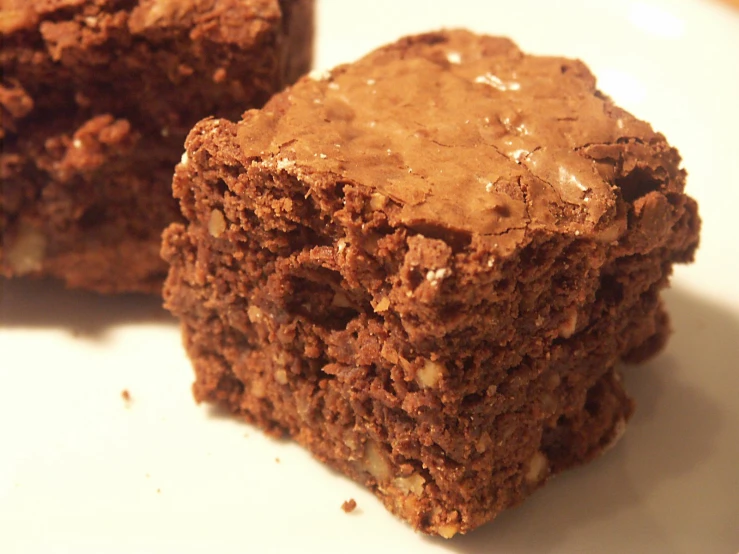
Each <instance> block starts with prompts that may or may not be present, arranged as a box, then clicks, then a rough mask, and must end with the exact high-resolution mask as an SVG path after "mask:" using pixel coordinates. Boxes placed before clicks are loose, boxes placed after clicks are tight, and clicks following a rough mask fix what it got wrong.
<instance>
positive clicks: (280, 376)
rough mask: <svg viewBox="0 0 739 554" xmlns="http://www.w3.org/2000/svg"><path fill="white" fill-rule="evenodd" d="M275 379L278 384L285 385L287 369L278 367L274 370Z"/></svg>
mask: <svg viewBox="0 0 739 554" xmlns="http://www.w3.org/2000/svg"><path fill="white" fill-rule="evenodd" d="M275 381H277V382H278V383H279V384H280V385H287V371H285V370H284V369H278V370H277V371H275Z"/></svg>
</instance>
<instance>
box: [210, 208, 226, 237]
mask: <svg viewBox="0 0 739 554" xmlns="http://www.w3.org/2000/svg"><path fill="white" fill-rule="evenodd" d="M225 231H226V218H225V217H223V212H222V211H221V210H211V212H210V219H209V220H208V232H209V233H210V234H211V236H214V237H216V238H218V237H220V236H221V235H222V234H223V233H224V232H225Z"/></svg>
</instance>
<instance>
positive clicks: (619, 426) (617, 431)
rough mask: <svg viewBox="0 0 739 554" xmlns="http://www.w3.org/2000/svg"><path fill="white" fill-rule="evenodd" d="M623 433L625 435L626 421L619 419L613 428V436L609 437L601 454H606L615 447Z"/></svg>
mask: <svg viewBox="0 0 739 554" xmlns="http://www.w3.org/2000/svg"><path fill="white" fill-rule="evenodd" d="M624 433H626V420H625V419H623V418H621V419H619V420H618V421H617V422H616V424H615V425H614V426H613V434H612V435H611V439H610V440H609V441H608V444H606V445H605V446H604V447H603V452H608V451H609V450H610V449H611V448H613V447H614V446H616V443H617V442H618V441H620V440H621V437H623V436H624Z"/></svg>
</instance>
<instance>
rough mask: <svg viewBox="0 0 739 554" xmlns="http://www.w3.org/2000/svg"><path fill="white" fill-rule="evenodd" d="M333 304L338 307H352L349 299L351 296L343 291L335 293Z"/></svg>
mask: <svg viewBox="0 0 739 554" xmlns="http://www.w3.org/2000/svg"><path fill="white" fill-rule="evenodd" d="M331 305H332V306H334V307H336V308H351V307H352V303H351V302H350V301H349V298H348V297H347V296H346V294H344V293H343V292H341V291H339V292H337V293H336V294H334V297H333V299H332V300H331Z"/></svg>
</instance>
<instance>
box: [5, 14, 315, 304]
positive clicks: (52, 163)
mask: <svg viewBox="0 0 739 554" xmlns="http://www.w3.org/2000/svg"><path fill="white" fill-rule="evenodd" d="M0 35H1V38H2V44H3V46H2V52H1V53H0V66H1V67H2V79H1V81H0V108H1V113H2V128H1V130H0V133H1V135H0V140H1V141H2V154H0V179H2V189H1V191H0V208H1V209H0V235H2V241H1V245H0V275H4V276H6V277H13V276H20V275H29V276H52V277H55V278H59V279H63V280H64V281H65V282H66V284H67V285H68V286H71V287H82V288H87V289H92V290H96V291H101V292H121V291H142V292H157V293H159V292H160V291H161V286H162V283H163V281H164V277H165V276H166V273H167V267H166V264H165V263H164V262H163V261H162V259H161V257H160V256H159V249H160V245H161V233H162V230H163V229H164V228H165V227H166V226H167V225H168V224H169V223H171V222H172V221H177V220H179V219H180V215H179V210H178V208H177V203H176V201H175V200H174V199H173V198H172V192H171V183H172V173H173V171H174V166H175V164H176V163H177V162H178V161H179V159H180V156H181V155H182V148H183V144H184V141H185V137H186V136H187V132H188V131H189V130H190V129H191V127H192V126H193V125H194V124H195V123H196V122H197V121H198V120H200V119H202V118H203V117H206V116H209V115H218V116H222V117H230V118H238V117H239V116H240V115H241V113H242V112H243V111H244V110H245V109H247V108H251V107H258V106H262V105H263V104H264V102H266V101H267V100H268V99H269V97H270V96H271V95H272V94H273V93H275V92H276V91H278V90H280V89H281V88H283V87H284V86H285V84H287V83H289V82H294V80H295V79H297V77H298V76H299V75H301V74H303V73H304V72H305V71H307V70H308V69H309V66H310V63H311V57H312V35H313V0H279V1H278V0H8V1H3V2H2V4H0Z"/></svg>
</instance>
